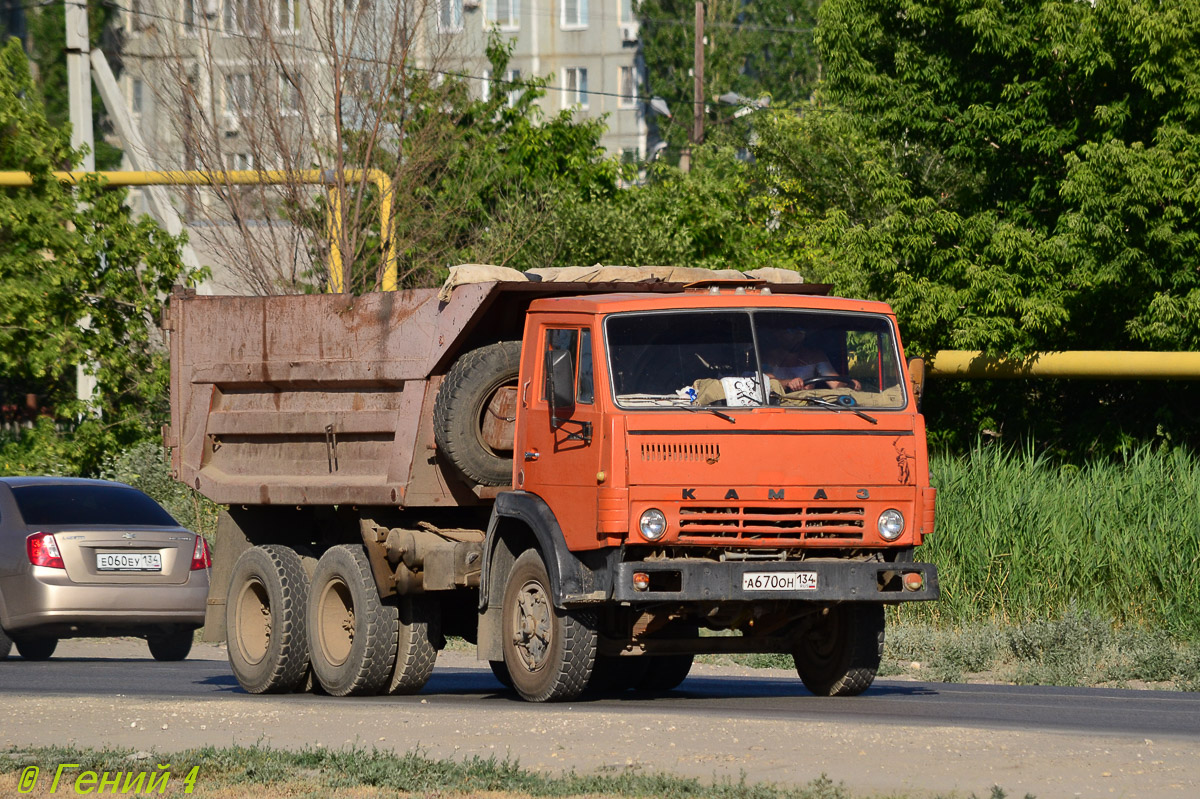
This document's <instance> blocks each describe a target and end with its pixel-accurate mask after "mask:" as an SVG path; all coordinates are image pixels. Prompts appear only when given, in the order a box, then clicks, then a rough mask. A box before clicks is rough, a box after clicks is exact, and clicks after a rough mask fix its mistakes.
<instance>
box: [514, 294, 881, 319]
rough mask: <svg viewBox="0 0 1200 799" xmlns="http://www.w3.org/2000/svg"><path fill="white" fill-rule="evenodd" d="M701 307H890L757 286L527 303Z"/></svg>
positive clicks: (588, 309)
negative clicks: (769, 291) (769, 289)
mask: <svg viewBox="0 0 1200 799" xmlns="http://www.w3.org/2000/svg"><path fill="white" fill-rule="evenodd" d="M700 308H714V309H716V308H764V309H772V310H788V309H795V310H817V311H851V312H854V311H857V312H860V313H881V314H891V313H892V309H891V307H890V306H889V305H888V304H887V303H884V302H877V301H875V300H857V299H847V298H845V297H829V296H823V295H821V296H818V295H812V294H775V293H767V294H764V293H762V292H760V291H759V290H758V289H756V288H754V289H747V290H744V291H743V292H741V293H737V292H735V291H733V290H722V291H721V292H720V293H710V292H708V291H706V290H697V291H687V292H684V293H678V294H661V293H635V292H622V293H613V294H585V295H579V296H571V297H546V298H541V299H537V300H534V301H533V302H532V303H530V306H529V311H530V313H586V314H592V315H600V314H611V313H618V312H621V311H659V310H681V309H700Z"/></svg>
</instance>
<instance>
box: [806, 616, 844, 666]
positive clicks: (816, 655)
mask: <svg viewBox="0 0 1200 799" xmlns="http://www.w3.org/2000/svg"><path fill="white" fill-rule="evenodd" d="M838 622H839V619H838V612H837V611H830V613H829V615H828V616H823V617H822V618H821V620H820V621H818V622H817V623H816V624H814V625H813V626H812V629H810V630H809V631H808V633H807V634H806V635H805V636H804V638H803V639H802V643H801V647H802V649H803V652H804V655H805V658H806V659H807V660H808V662H809V663H810V664H812V665H813V666H816V667H821V668H823V667H825V666H828V665H829V664H830V663H832V662H833V661H834V659H835V658H836V657H837V654H838V652H839V651H841V641H842V625H841V624H839V623H838Z"/></svg>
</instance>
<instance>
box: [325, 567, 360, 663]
mask: <svg viewBox="0 0 1200 799" xmlns="http://www.w3.org/2000/svg"><path fill="white" fill-rule="evenodd" d="M317 637H318V638H319V640H320V642H321V652H322V653H323V654H324V656H325V660H326V661H328V662H329V664H330V665H331V666H340V665H342V664H343V663H345V662H346V659H347V658H348V657H350V650H351V648H352V647H353V646H354V601H353V600H352V599H351V597H350V587H349V586H348V585H346V584H345V583H344V582H342V581H341V580H330V581H329V582H328V583H326V584H325V587H324V588H322V589H321V596H320V598H319V599H318V600H317Z"/></svg>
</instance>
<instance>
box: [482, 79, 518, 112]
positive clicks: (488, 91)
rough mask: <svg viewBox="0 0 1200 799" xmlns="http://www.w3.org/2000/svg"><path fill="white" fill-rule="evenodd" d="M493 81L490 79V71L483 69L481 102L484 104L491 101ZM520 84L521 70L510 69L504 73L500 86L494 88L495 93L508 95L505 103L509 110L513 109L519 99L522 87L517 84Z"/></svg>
mask: <svg viewBox="0 0 1200 799" xmlns="http://www.w3.org/2000/svg"><path fill="white" fill-rule="evenodd" d="M493 80H494V78H493V77H492V71H491V70H490V69H485V70H484V71H483V100H484V102H487V101H488V100H490V99H492V81H493ZM520 82H521V70H519V69H510V70H508V72H505V73H504V77H503V78H502V79H501V82H500V85H499V86H498V87H496V90H497V91H499V92H502V93H503V92H507V93H508V100H507V103H508V107H509V108H513V107H514V106H516V104H517V100H519V99H521V90H522V88H524V87H522V86H520V85H518V84H520Z"/></svg>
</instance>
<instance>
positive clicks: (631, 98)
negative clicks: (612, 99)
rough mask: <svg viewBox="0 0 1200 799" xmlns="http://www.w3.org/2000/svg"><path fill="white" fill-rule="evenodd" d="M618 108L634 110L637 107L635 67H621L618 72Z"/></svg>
mask: <svg viewBox="0 0 1200 799" xmlns="http://www.w3.org/2000/svg"><path fill="white" fill-rule="evenodd" d="M617 86H618V92H617V93H618V94H619V95H620V96H619V97H617V107H618V108H634V107H636V106H637V78H636V73H635V72H634V71H633V67H620V68H619V70H618V72H617Z"/></svg>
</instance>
